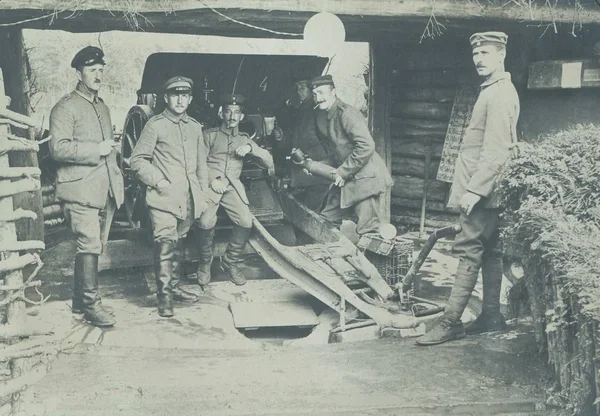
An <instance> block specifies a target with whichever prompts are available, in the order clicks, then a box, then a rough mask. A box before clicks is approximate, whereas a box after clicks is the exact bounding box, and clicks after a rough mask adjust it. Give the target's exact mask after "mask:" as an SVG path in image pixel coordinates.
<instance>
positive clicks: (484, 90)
mask: <svg viewBox="0 0 600 416" xmlns="http://www.w3.org/2000/svg"><path fill="white" fill-rule="evenodd" d="M518 118H519V96H518V95H517V91H516V90H515V87H514V86H513V84H512V82H511V77H510V74H509V73H508V72H501V73H500V74H498V75H496V76H493V77H492V78H490V79H488V80H487V81H485V82H484V83H483V84H482V85H481V91H480V93H479V97H478V98H477V101H476V102H475V106H474V107H473V113H472V115H471V120H470V122H469V126H468V128H467V131H466V133H465V137H464V139H463V142H462V144H461V147H460V153H459V155H458V158H457V160H456V167H455V171H454V179H453V182H452V189H451V192H450V198H449V200H448V206H449V207H458V206H459V204H460V200H461V198H462V197H463V195H464V194H465V192H467V191H469V192H472V193H474V194H477V195H480V196H481V197H483V200H482V203H481V204H482V206H483V208H497V207H498V196H497V193H496V190H495V188H496V181H497V179H498V175H499V173H500V170H501V169H502V167H503V166H504V163H505V162H506V160H507V159H508V157H509V147H510V145H511V144H512V143H515V142H516V141H517V120H518Z"/></svg>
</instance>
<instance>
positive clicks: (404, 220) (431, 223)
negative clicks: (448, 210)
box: [392, 213, 455, 228]
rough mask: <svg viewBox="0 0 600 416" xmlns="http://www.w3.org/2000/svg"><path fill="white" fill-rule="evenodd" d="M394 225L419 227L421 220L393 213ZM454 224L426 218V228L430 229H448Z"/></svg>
mask: <svg viewBox="0 0 600 416" xmlns="http://www.w3.org/2000/svg"><path fill="white" fill-rule="evenodd" d="M392 223H394V224H403V225H413V226H418V225H419V224H420V220H419V218H415V217H411V216H406V215H395V214H394V213H392ZM454 223H455V222H454V221H453V222H448V221H439V220H433V219H430V218H425V227H430V228H443V227H447V226H448V225H452V224H454Z"/></svg>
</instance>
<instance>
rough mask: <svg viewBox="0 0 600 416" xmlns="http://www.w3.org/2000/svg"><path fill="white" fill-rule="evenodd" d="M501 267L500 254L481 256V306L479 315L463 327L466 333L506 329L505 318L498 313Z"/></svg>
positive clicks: (472, 333)
mask: <svg viewBox="0 0 600 416" xmlns="http://www.w3.org/2000/svg"><path fill="white" fill-rule="evenodd" d="M503 269H504V267H503V263H502V256H501V255H500V254H496V253H492V254H489V255H485V256H484V257H483V263H482V265H481V273H482V275H483V306H482V310H481V315H479V316H478V317H477V319H475V321H473V323H471V325H469V326H468V327H467V328H466V329H465V331H466V333H467V334H468V335H474V334H481V333H484V332H492V331H501V330H504V329H506V320H505V319H504V316H502V314H501V313H500V291H501V290H502V275H503Z"/></svg>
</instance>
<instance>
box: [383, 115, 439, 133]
mask: <svg viewBox="0 0 600 416" xmlns="http://www.w3.org/2000/svg"><path fill="white" fill-rule="evenodd" d="M401 126H409V127H415V128H419V129H423V130H431V131H433V132H438V131H442V130H443V131H444V133H445V132H446V129H447V128H448V122H446V121H443V120H428V119H422V118H406V117H402V118H395V117H391V118H390V127H391V129H392V130H393V129H396V128H399V127H401Z"/></svg>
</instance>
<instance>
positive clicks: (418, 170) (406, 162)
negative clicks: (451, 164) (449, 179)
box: [392, 156, 440, 178]
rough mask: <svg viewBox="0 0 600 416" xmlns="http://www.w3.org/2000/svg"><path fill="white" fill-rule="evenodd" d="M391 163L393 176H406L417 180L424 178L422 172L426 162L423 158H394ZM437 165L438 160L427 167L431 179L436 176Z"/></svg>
mask: <svg viewBox="0 0 600 416" xmlns="http://www.w3.org/2000/svg"><path fill="white" fill-rule="evenodd" d="M392 161H393V162H392V163H393V164H392V173H393V174H394V175H398V176H403V175H408V176H414V177H417V178H422V177H423V176H424V175H423V172H425V163H426V161H425V160H424V159H423V158H416V157H406V156H395V157H393V158H392ZM439 164H440V162H439V160H437V161H433V162H432V163H431V165H430V167H429V175H430V176H431V177H434V176H435V175H436V173H437V168H438V166H439Z"/></svg>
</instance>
